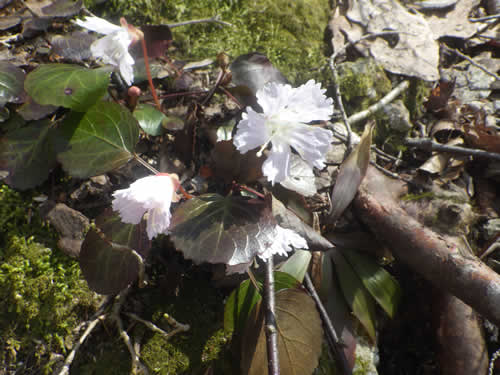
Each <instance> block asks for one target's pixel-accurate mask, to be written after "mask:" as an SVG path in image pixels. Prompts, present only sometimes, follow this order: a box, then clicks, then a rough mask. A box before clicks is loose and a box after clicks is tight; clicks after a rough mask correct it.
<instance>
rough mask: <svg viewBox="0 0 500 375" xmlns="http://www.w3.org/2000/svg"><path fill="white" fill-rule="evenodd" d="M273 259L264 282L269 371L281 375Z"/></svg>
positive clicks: (268, 260) (268, 265) (269, 263)
mask: <svg viewBox="0 0 500 375" xmlns="http://www.w3.org/2000/svg"><path fill="white" fill-rule="evenodd" d="M273 266H274V263H273V257H272V256H271V257H270V258H269V259H267V262H266V278H265V280H264V302H265V333H266V347H267V371H268V373H269V375H279V373H280V365H279V356H278V326H277V323H276V311H275V310H276V300H275V296H274V273H273V272H274V270H273Z"/></svg>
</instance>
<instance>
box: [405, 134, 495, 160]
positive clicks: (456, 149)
mask: <svg viewBox="0 0 500 375" xmlns="http://www.w3.org/2000/svg"><path fill="white" fill-rule="evenodd" d="M405 145H406V146H410V147H415V148H419V149H421V150H426V151H441V152H449V153H452V154H458V155H465V156H474V157H478V158H485V159H492V160H497V161H500V154H498V153H496V152H488V151H484V150H478V149H474V148H465V147H460V146H447V145H442V144H441V143H437V142H434V141H432V140H431V139H430V138H419V139H415V138H406V139H405Z"/></svg>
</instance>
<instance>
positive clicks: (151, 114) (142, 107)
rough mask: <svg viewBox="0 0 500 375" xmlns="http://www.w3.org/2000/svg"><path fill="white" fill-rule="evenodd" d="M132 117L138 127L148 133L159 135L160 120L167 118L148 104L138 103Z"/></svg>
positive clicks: (161, 127) (161, 128)
mask: <svg viewBox="0 0 500 375" xmlns="http://www.w3.org/2000/svg"><path fill="white" fill-rule="evenodd" d="M134 117H135V118H136V119H137V121H138V122H139V125H140V127H141V128H142V130H144V131H145V132H146V133H147V134H149V135H161V134H162V133H163V126H162V122H163V120H165V119H166V118H167V116H165V115H164V114H163V113H162V112H160V111H158V110H157V109H156V108H155V107H154V106H152V105H150V104H139V105H138V106H137V107H136V109H135V111H134Z"/></svg>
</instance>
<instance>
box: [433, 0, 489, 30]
mask: <svg viewBox="0 0 500 375" xmlns="http://www.w3.org/2000/svg"><path fill="white" fill-rule="evenodd" d="M480 2H481V1H480V0H460V1H457V3H456V4H455V6H454V7H452V8H447V9H445V10H444V11H439V12H433V13H432V14H430V15H426V20H427V22H428V23H429V27H430V28H431V30H432V33H433V34H434V38H435V39H439V38H441V37H443V36H449V37H454V38H464V39H465V38H469V37H471V36H472V35H473V34H474V33H476V32H477V31H478V30H480V29H481V28H484V26H485V24H484V23H482V22H470V21H469V18H470V14H471V12H472V10H474V9H475V8H477V7H478V6H479V3H480Z"/></svg>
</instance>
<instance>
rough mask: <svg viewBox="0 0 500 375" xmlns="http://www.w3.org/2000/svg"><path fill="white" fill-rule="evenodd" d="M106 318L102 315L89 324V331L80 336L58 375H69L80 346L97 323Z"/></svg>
mask: <svg viewBox="0 0 500 375" xmlns="http://www.w3.org/2000/svg"><path fill="white" fill-rule="evenodd" d="M105 317H106V314H101V315H99V316H98V317H97V318H95V319H94V320H92V321H91V322H90V323H89V325H88V326H87V329H86V330H85V332H83V334H82V335H81V336H80V338H79V339H78V341H77V343H76V344H75V346H74V347H73V350H71V352H70V353H69V355H68V356H67V357H66V360H65V361H64V365H63V367H62V368H61V370H59V372H58V373H57V375H66V374H69V368H70V366H71V364H72V363H73V360H74V359H75V355H76V352H77V351H78V350H79V349H80V346H82V344H83V343H84V342H85V340H86V339H87V337H88V336H89V335H90V333H91V332H92V331H93V330H94V328H95V326H96V325H97V323H99V322H100V321H102V320H104V318H105Z"/></svg>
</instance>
